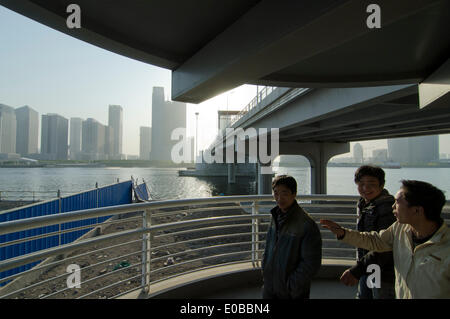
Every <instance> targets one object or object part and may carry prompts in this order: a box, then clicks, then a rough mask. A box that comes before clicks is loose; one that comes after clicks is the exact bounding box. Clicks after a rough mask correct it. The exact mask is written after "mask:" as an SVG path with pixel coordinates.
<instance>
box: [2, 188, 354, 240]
mask: <svg viewBox="0 0 450 319" xmlns="http://www.w3.org/2000/svg"><path fill="white" fill-rule="evenodd" d="M357 198H358V197H357V196H349V195H329V196H328V195H327V196H324V195H302V196H298V197H297V199H298V200H331V201H352V200H355V199H357ZM254 201H255V202H261V201H273V196H272V195H239V196H217V197H209V198H193V199H176V200H165V201H153V202H146V203H137V204H126V205H120V206H109V207H101V208H91V209H84V210H78V211H73V212H67V213H64V214H57V215H47V216H40V217H32V218H26V219H20V220H14V221H7V222H3V223H0V235H4V234H7V233H12V232H16V231H21V230H27V229H32V228H38V227H43V226H50V225H55V224H60V223H66V222H71V221H77V220H82V219H89V218H95V217H104V216H110V215H118V214H125V213H131V212H136V211H142V210H145V209H161V208H172V207H177V206H188V205H205V204H215V203H234V202H254Z"/></svg>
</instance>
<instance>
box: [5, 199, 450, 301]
mask: <svg viewBox="0 0 450 319" xmlns="http://www.w3.org/2000/svg"><path fill="white" fill-rule="evenodd" d="M357 199H358V196H347V195H300V196H298V197H297V200H298V201H299V202H300V203H301V202H302V201H303V202H304V201H307V202H308V205H311V206H316V207H319V208H320V207H322V206H323V205H324V202H327V203H328V204H326V205H329V204H330V202H333V203H335V204H334V205H335V207H340V208H341V210H343V211H344V212H340V211H336V212H333V213H327V212H323V211H319V213H317V212H314V211H313V212H310V213H309V214H310V215H311V217H312V218H313V219H315V220H316V221H318V219H320V218H332V219H334V220H338V221H340V222H341V223H342V224H349V225H351V227H354V225H355V223H356V215H355V214H354V211H355V210H354V209H352V208H351V207H349V205H347V204H340V203H341V202H352V203H355V202H356V200H357ZM266 202H267V203H269V202H270V203H272V204H273V197H272V195H241V196H218V197H209V198H191V199H178V200H166V201H153V202H144V203H137V204H127V205H121V206H112V207H104V208H95V209H87V210H83V211H76V212H68V213H64V214H59V215H48V216H43V217H35V218H28V219H24V220H18V221H10V222H3V223H0V234H6V233H11V232H17V231H21V230H28V229H32V228H36V227H43V226H49V225H53V224H55V223H65V222H70V221H75V220H80V219H89V218H95V217H101V216H111V215H120V214H127V213H133V214H132V216H131V217H130V218H129V219H127V218H126V217H123V216H122V217H123V218H124V222H126V221H132V223H133V224H134V225H135V226H133V227H132V228H131V229H126V230H121V231H116V232H114V233H107V234H102V235H99V236H97V237H93V238H85V239H82V240H80V241H77V242H72V243H69V244H65V245H60V246H56V247H52V248H48V249H44V250H41V251H36V252H33V253H30V254H26V255H22V256H18V257H14V258H10V259H7V260H2V261H0V272H3V271H6V270H8V269H13V268H16V267H19V266H22V265H26V264H29V263H31V262H35V261H38V260H43V259H45V258H49V257H56V256H61V255H65V254H69V253H71V252H74V251H77V256H76V257H78V256H88V255H89V254H88V252H85V250H88V249H90V251H91V252H92V253H96V252H98V251H106V250H109V249H111V250H112V251H114V250H116V249H115V247H119V246H121V247H122V248H124V250H125V249H126V250H127V251H126V253H123V254H122V255H120V256H108V259H107V260H102V261H101V262H96V263H94V264H92V265H90V264H88V266H83V268H82V269H81V270H82V271H86V269H89V270H91V269H92V268H95V266H97V265H102V264H106V263H107V262H109V261H113V260H121V259H122V258H125V257H126V256H131V255H133V256H135V257H136V258H137V257H139V255H140V259H139V260H136V259H134V260H133V261H131V260H130V263H129V267H128V268H124V269H120V268H119V269H117V270H116V269H115V270H114V272H112V271H110V272H106V273H105V272H102V273H100V274H99V275H96V276H95V277H93V278H83V281H82V283H85V284H86V285H90V284H91V283H92V282H94V281H96V280H103V279H102V278H105V277H107V276H109V275H116V274H117V276H120V274H123V272H126V274H123V275H124V276H125V275H126V278H127V279H123V278H125V277H120V278H119V277H118V279H117V280H116V281H115V283H114V284H108V285H106V284H105V285H101V288H100V289H98V287H96V288H92V290H88V291H84V292H83V293H82V294H81V296H80V295H79V297H80V298H81V297H87V296H93V295H96V294H99V293H100V292H101V291H104V290H105V289H112V288H113V287H119V286H120V285H122V284H125V285H126V283H127V282H130V280H131V279H133V280H137V279H138V278H141V281H140V282H139V284H138V286H134V288H132V289H131V290H130V289H129V288H130V287H131V286H127V291H132V290H133V289H134V290H137V289H142V290H143V291H144V292H145V293H148V292H149V291H150V290H149V289H150V287H151V285H152V284H154V283H156V282H159V281H161V280H162V278H166V279H167V278H171V277H173V276H177V275H181V274H186V273H190V272H192V271H193V270H192V268H189V267H194V269H202V268H204V267H205V266H208V267H218V266H220V265H223V264H232V263H236V262H238V261H239V260H240V261H243V260H247V261H248V260H250V262H251V263H252V265H253V267H254V268H257V267H259V264H260V262H261V258H262V253H263V251H264V249H263V248H264V247H262V246H260V245H264V243H265V241H264V236H265V234H266V232H267V227H268V226H269V223H268V222H267V221H270V218H271V214H269V213H268V211H267V209H264V212H263V210H262V207H266V206H269V205H266ZM309 202H310V203H309ZM230 203H233V204H236V205H233V206H229V205H225V206H223V204H230ZM448 204H449V203H447V205H446V207H448V206H449V205H448ZM212 205H215V206H212ZM220 205H222V206H220ZM300 205H301V204H300ZM191 207H192V211H191V210H190V208H191ZM212 207H216V208H217V210H218V211H220V210H221V208H224V210H221V211H220V214H219V213H217V212H214V210H212V209H211V208H212ZM229 207H233V208H234V209H235V210H236V211H233V210H230V209H228V208H229ZM174 208H176V209H175V210H173V209H174ZM201 208H204V211H201ZM165 209H169V210H167V211H165ZM249 209H250V211H249ZM181 211H183V212H188V213H189V215H188V218H191V219H186V220H183V217H177V216H174V212H181ZM346 212H350V213H346ZM165 213H167V214H165ZM136 214H137V215H138V216H140V218H137V217H136ZM202 214H207V215H206V217H205V216H203V215H202ZM221 214H225V215H221ZM227 214H228V215H227ZM180 216H181V215H180ZM122 217H121V218H122ZM167 218H169V219H167ZM139 219H141V221H142V222H141V223H139V222H138V221H139ZM261 221H262V222H261ZM219 225H220V226H219ZM93 227H95V225H94V226H93ZM321 234H322V237H323V243H324V247H323V252H324V253H326V254H328V255H331V256H332V257H330V258H339V259H353V258H354V256H355V249H353V248H352V249H350V248H348V247H345V246H344V247H341V246H340V245H341V243H339V242H338V241H337V240H336V239H335V237H334V236H332V234H331V233H330V232H325V231H321ZM128 237H130V239H127V241H126V242H127V243H130V244H129V245H134V246H133V248H132V247H130V248H129V249H128V245H122V242H124V239H125V238H128ZM114 241H115V243H114ZM106 243H107V244H108V247H106V248H99V245H100V246H101V245H102V244H106ZM118 243H119V245H118ZM139 243H141V245H140V244H139ZM136 245H137V246H136ZM188 247H190V248H188ZM79 250H80V251H81V253H80V252H79ZM216 250H219V251H217V252H216ZM130 252H136V253H133V254H131V253H130ZM208 254H212V255H208ZM108 255H109V253H108ZM339 256H341V257H339ZM166 258H168V259H167V261H169V259H170V258H172V261H171V263H167V265H166V264H165V265H164V266H163V265H162V263H163V262H164V260H165V259H166ZM178 258H182V259H181V260H180V261H177V260H175V259H178ZM236 258H239V260H238V261H236ZM65 260H66V259H64V258H63V259H61V260H57V261H54V260H52V261H51V262H50V263H49V264H48V265H47V264H40V265H39V266H37V267H35V268H36V269H34V268H33V269H32V270H27V271H26V274H27V275H30V274H31V273H32V272H33V270H36V271H43V269H44V268H45V267H47V266H49V265H51V267H56V266H55V265H57V264H62V263H64V262H65ZM67 260H71V262H75V263H77V261H76V260H75V257H74V256H69V257H68V259H67ZM96 260H97V259H96ZM224 260H225V261H224ZM136 268H137V269H139V268H141V270H140V271H139V270H136ZM187 268H189V269H187ZM180 271H181V273H180ZM136 272H137V273H136ZM63 273H64V272H63ZM66 275H67V274H66ZM61 278H64V276H62V275H61V274H60V273H58V274H57V275H56V276H55V277H54V278H53V279H54V280H55V281H56V280H60V279H61ZM115 278H116V277H115ZM13 279H14V280H20V275H18V274H14V275H12V276H10V277H6V278H3V279H1V280H0V283H1V282H6V281H10V280H13ZM53 279H44V280H41V281H40V282H38V283H32V284H27V286H25V287H23V288H19V289H18V290H15V291H12V292H11V291H7V292H6V293H3V292H2V290H1V289H0V293H1V294H2V296H0V298H5V297H6V298H10V297H11V296H14V295H17V294H21V293H23V292H24V291H27V289H28V288H29V287H33V289H34V287H36V286H38V284H39V283H41V284H44V285H45V284H46V283H48V282H51V281H52V282H53ZM52 285H53V284H52ZM89 287H91V286H89ZM58 289H59V288H58ZM67 291H70V289H67V288H63V289H62V290H56V291H55V290H52V291H51V292H49V293H47V294H45V296H44V295H42V296H41V297H42V298H47V297H52V296H56V295H58V294H60V293H61V294H62V293H63V292H67ZM124 293H125V292H124V291H123V290H121V291H120V290H116V288H114V291H113V296H119V295H123V294H124Z"/></svg>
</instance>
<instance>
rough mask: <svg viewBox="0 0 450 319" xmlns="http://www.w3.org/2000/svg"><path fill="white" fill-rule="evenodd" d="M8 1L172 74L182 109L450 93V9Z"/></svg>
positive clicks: (4, 0)
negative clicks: (280, 92) (280, 91)
mask: <svg viewBox="0 0 450 319" xmlns="http://www.w3.org/2000/svg"><path fill="white" fill-rule="evenodd" d="M72 2H73V1H72V0H0V4H2V5H4V6H5V7H7V8H10V9H11V10H14V11H16V12H18V13H20V14H22V15H25V16H27V17H29V18H31V19H34V20H36V21H38V22H40V23H43V24H45V25H48V26H50V27H51V28H54V29H56V30H59V31H61V32H64V33H66V34H68V35H70V36H73V37H76V38H79V39H81V40H83V41H86V42H89V43H91V44H94V45H96V46H99V47H101V48H104V49H106V50H109V51H112V52H115V53H118V54H121V55H124V56H127V57H130V58H133V59H136V60H140V61H143V62H146V63H149V64H152V65H156V66H159V67H163V68H167V69H170V70H172V99H173V100H176V101H183V102H189V103H199V102H202V101H204V100H206V99H208V98H211V97H213V96H215V95H217V94H219V93H222V92H225V91H227V90H230V89H232V88H235V87H237V86H240V85H242V84H245V83H249V84H259V85H269V86H279V87H281V86H285V87H310V88H311V87H359V86H378V85H394V84H412V83H416V84H417V83H427V84H433V85H440V84H450V70H448V67H447V68H446V69H445V70H442V69H441V71H440V72H439V76H435V73H436V71H437V70H439V69H440V68H441V67H442V66H443V65H444V64H445V62H446V61H447V59H448V57H449V55H450V54H449V53H450V2H449V1H447V0H428V1H423V0H396V1H392V0H379V1H377V2H376V3H377V5H378V6H379V10H378V16H379V18H380V19H379V21H380V25H379V26H380V28H370V27H369V25H368V22H367V21H368V20H370V21H372V20H373V19H372V18H373V16H372V18H371V14H374V13H375V12H374V11H373V10H369V11H368V6H369V4H371V3H372V1H361V0H321V1H317V0H303V1H287V2H283V3H282V4H281V3H279V2H278V1H271V0H263V1H258V0H228V1H219V2H217V1H209V0H204V1H195V2H192V1H178V0H169V1H167V0H153V1H126V2H125V1H107V2H106V1H105V3H104V4H103V2H102V1H91V0H78V1H77V2H76V4H78V5H79V6H80V9H81V28H80V29H70V28H68V27H67V25H66V20H67V18H68V16H69V15H70V14H69V13H68V12H67V7H68V6H69V4H71V3H72Z"/></svg>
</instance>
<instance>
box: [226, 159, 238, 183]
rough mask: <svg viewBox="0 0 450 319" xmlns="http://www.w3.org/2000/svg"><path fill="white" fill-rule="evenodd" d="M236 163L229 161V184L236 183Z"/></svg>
mask: <svg viewBox="0 0 450 319" xmlns="http://www.w3.org/2000/svg"><path fill="white" fill-rule="evenodd" d="M236 165H237V164H236V163H228V164H227V168H228V184H234V183H236V169H237V167H236Z"/></svg>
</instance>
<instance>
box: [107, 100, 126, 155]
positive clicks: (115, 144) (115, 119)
mask: <svg viewBox="0 0 450 319" xmlns="http://www.w3.org/2000/svg"><path fill="white" fill-rule="evenodd" d="M108 126H109V127H110V128H112V131H111V133H112V136H113V138H112V145H111V149H110V150H109V154H110V157H111V158H117V159H120V158H121V155H122V134H123V110H122V107H121V106H120V105H110V106H109V113H108Z"/></svg>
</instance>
